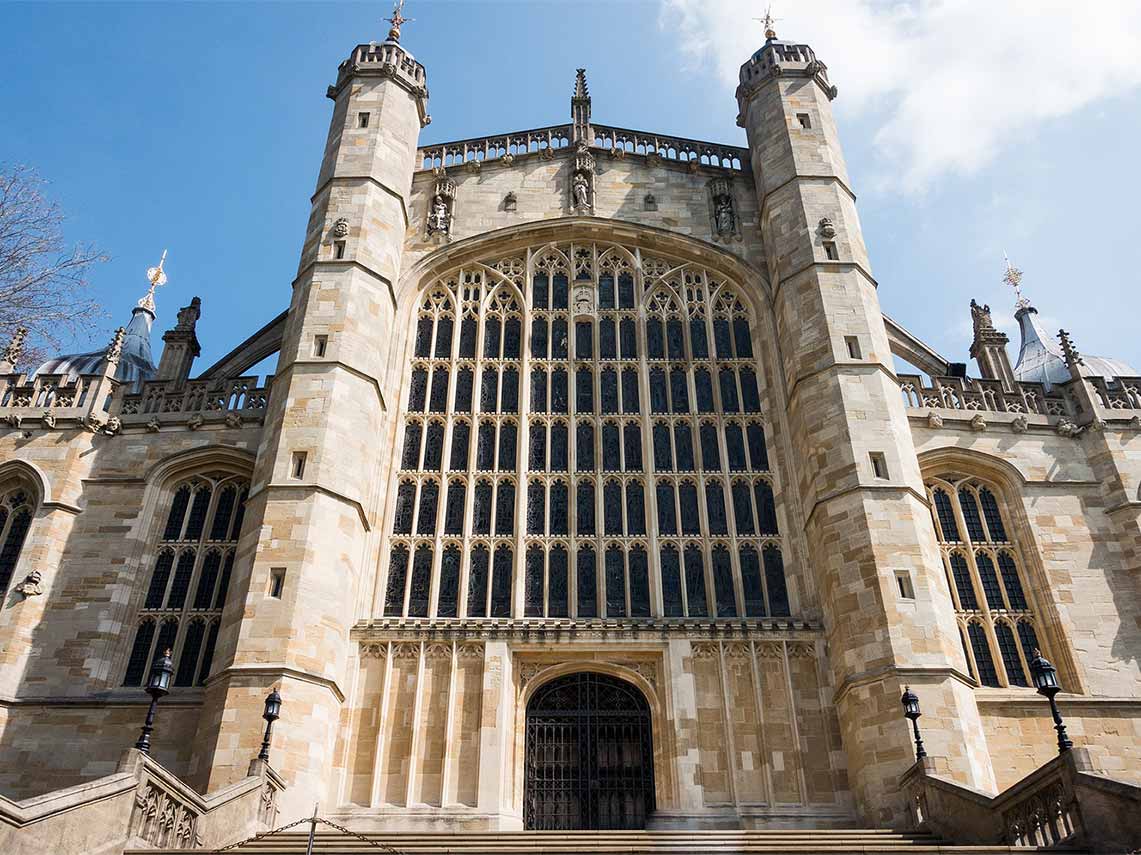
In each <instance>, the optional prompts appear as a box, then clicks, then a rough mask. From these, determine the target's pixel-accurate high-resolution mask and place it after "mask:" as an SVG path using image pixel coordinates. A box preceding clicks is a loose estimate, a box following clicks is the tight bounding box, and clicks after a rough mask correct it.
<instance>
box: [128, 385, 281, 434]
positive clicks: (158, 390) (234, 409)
mask: <svg viewBox="0 0 1141 855" xmlns="http://www.w3.org/2000/svg"><path fill="white" fill-rule="evenodd" d="M269 385H270V380H269V378H267V379H266V383H265V384H264V385H258V378H257V377H256V376H251V377H234V378H232V379H224V378H219V379H208V380H188V381H185V382H183V383H173V382H170V381H165V380H150V381H147V382H146V383H143V387H142V390H141V391H140V392H138V393H136V394H127V395H123V396H122V397H121V399H120V401H119V406H118V409H117V411H116V412H115V413H114V414H115V415H117V416H118V417H119V418H120V419H121V420H122V422H123V424H124V425H130V424H134V423H147V422H151V421H152V420H157V421H171V420H179V419H185V418H191V417H193V416H201V417H203V418H209V417H217V418H218V419H225V418H226V417H227V416H228V415H232V414H236V415H237V416H238V417H243V418H246V417H249V418H253V417H256V418H260V417H262V416H264V415H265V409H266V405H267V404H268V402H269ZM231 420H232V419H231Z"/></svg>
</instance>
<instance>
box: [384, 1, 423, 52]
mask: <svg viewBox="0 0 1141 855" xmlns="http://www.w3.org/2000/svg"><path fill="white" fill-rule="evenodd" d="M403 11H404V0H396V5H394V6H393V7H392V17H391V18H385V19H384V20H386V21H388V22H389V23H390V24H392V28H391V29H390V30H389V31H388V40H389V41H390V42H397V43H399V41H400V25H401V24H410V23H412V22H413V21H415V20H416V19H415V18H405V17H404V15H403V14H401V13H402V12H403Z"/></svg>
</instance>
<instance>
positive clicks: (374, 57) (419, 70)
mask: <svg viewBox="0 0 1141 855" xmlns="http://www.w3.org/2000/svg"><path fill="white" fill-rule="evenodd" d="M368 66H381V67H383V66H389V67H391V68H393V69H397V68H398V69H400V71H401V72H403V73H404V74H406V75H408V77H410V78H411V79H412V80H413V81H415V82H416V83H418V84H419V85H420V86H423V85H424V79H425V75H424V66H422V65H421V64H420V63H418V62H417V61H416V60H414V59H412V57H410V56H409V55H408V54H407V53H406V52H405V51H404V50H403V49H402V48H400V47H399V46H397V45H395V44H392V43H391V42H383V43H381V44H367V45H357V46H356V47H355V48H353V52H352V53H351V54H350V55H349V58H348V59H346V60H345V61H344V62H342V63H341V64H340V66H339V67H338V71H339V72H340V76H339V77H338V82H339V81H340V77H344V76H345V75H347V74H348V72H350V71H352V70H353V69H354V68H356V69H359V68H367V67H368Z"/></svg>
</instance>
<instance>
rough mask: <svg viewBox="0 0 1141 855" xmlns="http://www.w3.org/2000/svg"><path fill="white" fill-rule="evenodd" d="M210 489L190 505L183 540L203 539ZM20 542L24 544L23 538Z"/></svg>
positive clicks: (204, 489) (206, 489) (198, 495)
mask: <svg viewBox="0 0 1141 855" xmlns="http://www.w3.org/2000/svg"><path fill="white" fill-rule="evenodd" d="M211 492H212V490H211V488H210V487H200V488H199V489H198V490H197V491H196V492H195V493H194V501H193V503H192V504H191V505H190V515H189V516H188V517H187V520H186V534H184V535H183V536H182V539H183V540H198V538H200V537H202V529H203V527H204V526H205V525H206V512H207V511H208V510H209V508H210V494H211ZM20 541H21V542H23V537H22V536H21V538H20Z"/></svg>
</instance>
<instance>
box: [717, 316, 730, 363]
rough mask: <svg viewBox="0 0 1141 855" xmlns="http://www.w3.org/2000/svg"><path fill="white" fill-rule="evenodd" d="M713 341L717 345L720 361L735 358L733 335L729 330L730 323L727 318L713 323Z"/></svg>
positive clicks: (718, 319)
mask: <svg viewBox="0 0 1141 855" xmlns="http://www.w3.org/2000/svg"><path fill="white" fill-rule="evenodd" d="M713 340H714V342H715V343H716V345H717V358H718V359H732V358H733V335H732V332H731V331H730V329H729V321H727V320H726V319H725V318H716V319H715V320H714V321H713Z"/></svg>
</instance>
